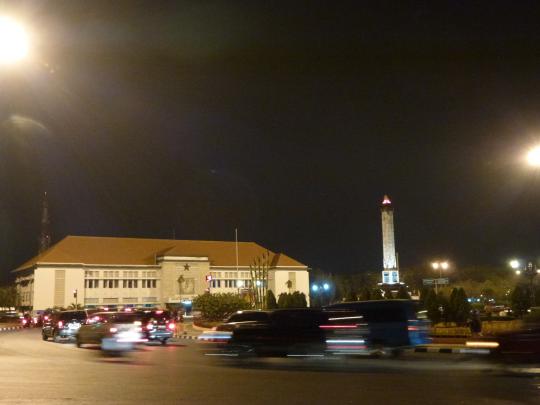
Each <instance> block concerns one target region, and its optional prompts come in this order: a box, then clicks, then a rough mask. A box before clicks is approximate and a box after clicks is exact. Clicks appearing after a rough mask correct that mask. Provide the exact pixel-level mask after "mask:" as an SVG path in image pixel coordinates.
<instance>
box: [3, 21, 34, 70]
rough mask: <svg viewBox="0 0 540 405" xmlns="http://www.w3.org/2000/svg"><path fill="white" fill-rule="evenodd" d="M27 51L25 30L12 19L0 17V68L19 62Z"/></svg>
mask: <svg viewBox="0 0 540 405" xmlns="http://www.w3.org/2000/svg"><path fill="white" fill-rule="evenodd" d="M28 50H29V40H28V34H27V32H26V30H25V28H24V27H23V26H22V25H21V24H20V23H18V22H17V21H15V20H14V19H13V18H10V17H6V16H0V66H1V65H12V64H14V63H17V62H19V61H20V60H22V59H24V58H25V57H26V56H27V55H28Z"/></svg>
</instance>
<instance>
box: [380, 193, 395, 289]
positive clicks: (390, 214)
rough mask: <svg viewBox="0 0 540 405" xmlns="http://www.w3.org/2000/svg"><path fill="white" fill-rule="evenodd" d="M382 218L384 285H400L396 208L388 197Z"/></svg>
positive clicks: (384, 199) (385, 198)
mask: <svg viewBox="0 0 540 405" xmlns="http://www.w3.org/2000/svg"><path fill="white" fill-rule="evenodd" d="M381 217H382V243H383V271H382V283H383V284H398V283H399V268H398V261H397V255H396V241H395V237H394V207H392V202H391V201H390V198H388V196H387V195H385V196H384V198H383V202H382V206H381Z"/></svg>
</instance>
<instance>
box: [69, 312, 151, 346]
mask: <svg viewBox="0 0 540 405" xmlns="http://www.w3.org/2000/svg"><path fill="white" fill-rule="evenodd" d="M76 341H77V347H81V346H82V345H84V344H98V345H100V346H101V350H103V351H108V352H123V351H129V350H132V349H133V348H134V347H135V345H136V344H137V343H143V342H146V341H147V340H146V339H145V338H144V337H143V333H142V327H141V322H140V321H139V320H138V319H137V317H136V315H135V314H133V313H130V312H98V313H95V314H93V315H91V316H90V317H89V318H88V320H87V321H86V323H85V324H84V325H82V326H81V327H80V328H79V331H78V333H77V336H76Z"/></svg>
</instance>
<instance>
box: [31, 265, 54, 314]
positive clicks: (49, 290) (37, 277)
mask: <svg viewBox="0 0 540 405" xmlns="http://www.w3.org/2000/svg"><path fill="white" fill-rule="evenodd" d="M53 306H54V269H51V268H37V269H36V270H35V271H34V303H33V308H34V310H43V309H47V308H52V307H53Z"/></svg>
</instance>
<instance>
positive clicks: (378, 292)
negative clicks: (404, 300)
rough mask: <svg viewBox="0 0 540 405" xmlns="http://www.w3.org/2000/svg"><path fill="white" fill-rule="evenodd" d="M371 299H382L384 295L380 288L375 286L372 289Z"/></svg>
mask: <svg viewBox="0 0 540 405" xmlns="http://www.w3.org/2000/svg"><path fill="white" fill-rule="evenodd" d="M371 299H372V300H382V299H383V295H382V291H381V289H380V288H375V289H373V290H372V291H371Z"/></svg>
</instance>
